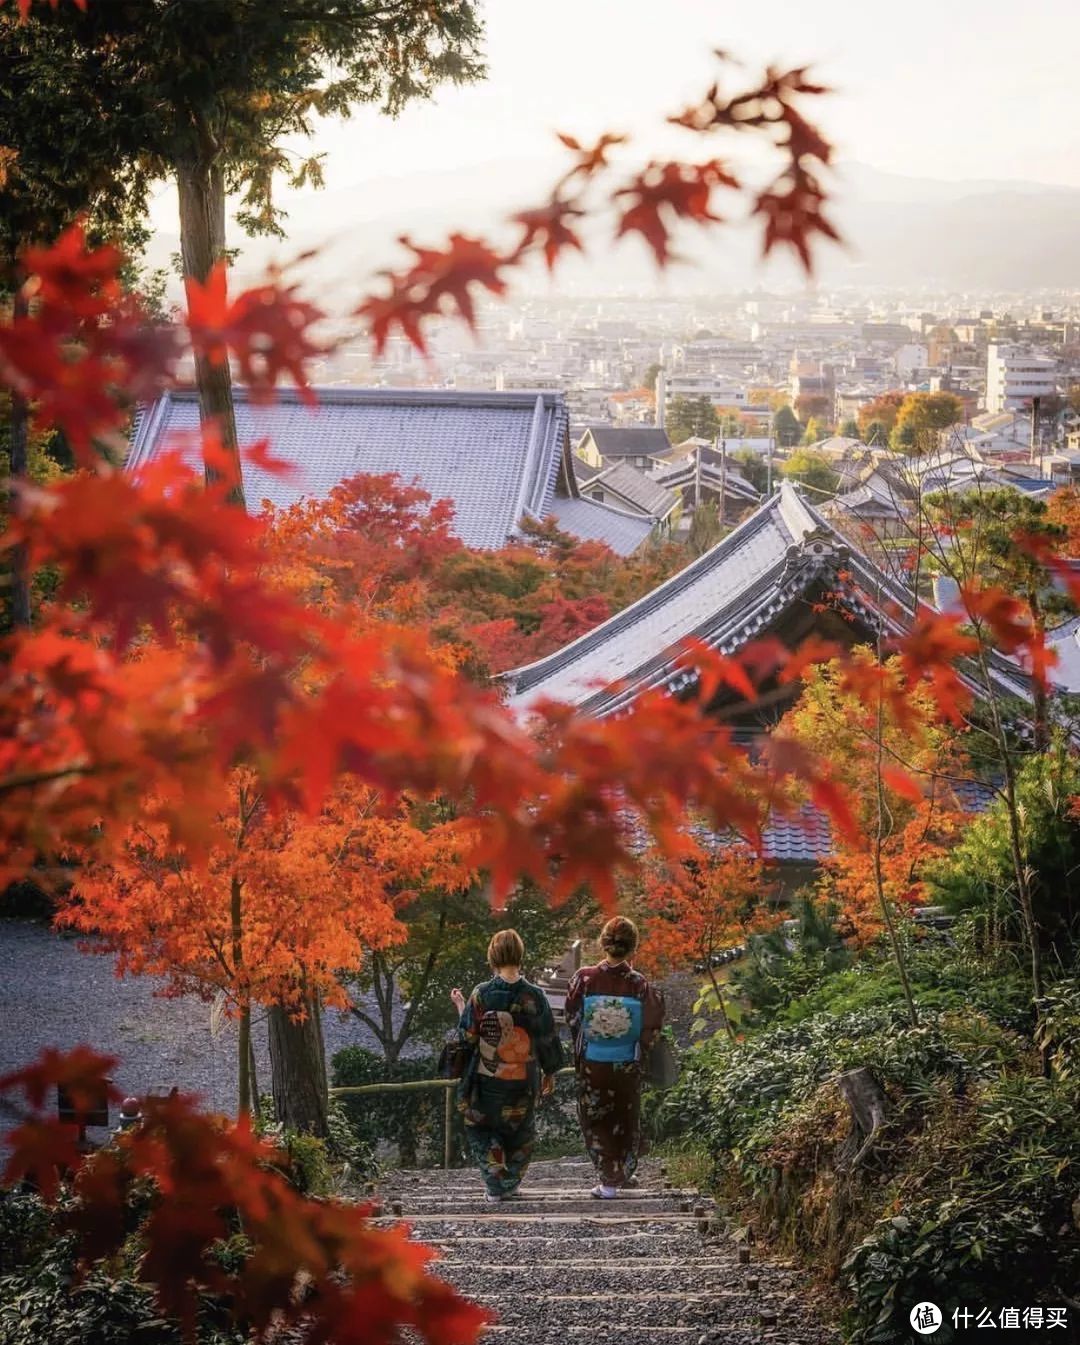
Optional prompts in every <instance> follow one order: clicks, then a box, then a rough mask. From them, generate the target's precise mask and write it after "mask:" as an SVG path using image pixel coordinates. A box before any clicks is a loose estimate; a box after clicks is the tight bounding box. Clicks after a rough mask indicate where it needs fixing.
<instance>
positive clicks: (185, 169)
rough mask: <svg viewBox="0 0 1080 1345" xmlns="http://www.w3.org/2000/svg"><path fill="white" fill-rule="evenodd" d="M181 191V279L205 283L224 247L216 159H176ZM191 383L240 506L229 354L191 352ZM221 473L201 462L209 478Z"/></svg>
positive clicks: (222, 187)
mask: <svg viewBox="0 0 1080 1345" xmlns="http://www.w3.org/2000/svg"><path fill="white" fill-rule="evenodd" d="M176 185H177V188H178V191H179V196H180V255H181V258H182V261H183V270H184V279H185V280H188V279H191V280H197V281H198V282H199V283H200V284H205V282H206V278H207V276H208V275H209V274H210V272H211V270H212V269H213V267H214V265H215V263H216V262H218V261H220V260H221V259H222V257H223V256H224V253H225V179H224V175H223V174H222V171H221V169H220V167H218V166H217V165H215V164H211V165H209V166H207V165H205V164H181V165H178V167H177V170H176ZM195 383H196V385H197V387H198V390H199V419H200V421H201V423H202V425H203V428H204V429H208V428H209V427H210V426H215V427H216V428H217V432H218V435H219V436H220V440H221V447H222V450H223V451H224V453H225V454H226V457H227V459H228V462H229V468H228V475H229V477H230V479H231V480H232V482H233V484H232V486H231V488H230V490H229V495H228V499H229V502H230V503H231V504H238V505H240V506H241V508H242V507H243V506H244V478H243V476H242V474H241V470H240V452H239V447H238V444H237V438H236V416H235V413H234V411H233V395H232V374H231V372H230V370H229V361H228V359H222V360H221V361H220V362H219V363H216V362H214V361H212V360H210V359H209V358H207V356H206V355H196V356H195ZM220 475H221V473H219V472H217V471H216V469H215V468H214V467H212V466H210V465H209V464H208V465H207V466H206V480H207V482H208V483H210V482H213V481H215V480H217V479H218V478H219V477H220Z"/></svg>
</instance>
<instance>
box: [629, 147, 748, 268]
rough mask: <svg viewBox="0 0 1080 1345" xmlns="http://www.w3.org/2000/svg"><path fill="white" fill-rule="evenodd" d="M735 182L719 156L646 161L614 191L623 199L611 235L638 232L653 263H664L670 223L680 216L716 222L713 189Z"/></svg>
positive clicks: (697, 220)
mask: <svg viewBox="0 0 1080 1345" xmlns="http://www.w3.org/2000/svg"><path fill="white" fill-rule="evenodd" d="M738 185H739V183H738V180H737V179H736V178H735V177H733V176H732V175H731V173H730V172H729V171H728V170H727V168H726V167H725V166H724V165H723V164H722V163H721V162H720V161H719V159H710V160H709V161H708V163H701V164H685V163H655V162H654V163H650V164H649V165H648V166H647V167H646V168H645V169H644V170H643V171H642V172H640V173H638V174H637V175H636V176H635V177H634V178H632V179H631V181H630V182H629V183H628V184H627V185H626V186H625V187H621V188H620V189H619V190H618V191H617V192H615V193H614V199H615V200H618V199H619V198H620V197H625V198H627V205H626V208H625V209H624V210H623V212H622V214H621V215H620V216H619V223H618V227H617V229H616V231H615V236H616V238H621V237H622V236H623V235H624V234H628V233H639V234H641V236H642V238H643V239H644V240H645V242H646V243H647V244H648V245H649V247H650V248H651V249H652V254H653V256H654V257H655V258H656V263H657V265H658V266H666V265H667V263H668V261H669V260H670V258H671V251H670V247H669V241H670V237H671V223H672V222H673V221H675V220H684V219H685V220H694V221H695V222H696V223H698V224H705V223H708V222H712V223H717V222H719V221H720V219H721V217H720V216H719V215H714V214H713V212H712V208H711V203H712V193H713V189H714V188H716V187H737V186H738Z"/></svg>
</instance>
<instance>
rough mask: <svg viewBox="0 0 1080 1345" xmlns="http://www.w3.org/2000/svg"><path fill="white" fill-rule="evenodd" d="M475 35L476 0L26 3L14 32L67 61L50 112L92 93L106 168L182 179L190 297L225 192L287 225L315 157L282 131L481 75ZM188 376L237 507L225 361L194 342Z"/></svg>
mask: <svg viewBox="0 0 1080 1345" xmlns="http://www.w3.org/2000/svg"><path fill="white" fill-rule="evenodd" d="M15 21H16V20H15V16H14V15H13V14H12V15H9V16H7V18H6V25H10V24H12V23H14V22H15ZM481 32H482V30H481V26H480V23H479V21H478V19H477V17H476V13H475V9H474V6H473V5H472V4H471V3H469V0H391V2H390V3H388V4H384V5H375V6H373V5H371V4H370V3H367V0H288V3H285V4H283V3H281V0H200V3H199V4H195V5H190V4H175V3H172V0H141V3H139V4H132V3H130V0H94V3H93V4H90V5H87V6H85V8H84V9H83V10H79V9H76V8H75V7H73V6H71V5H62V6H59V7H58V8H56V7H54V8H52V9H44V8H41V7H38V8H36V9H34V11H33V14H32V17H31V19H30V20H29V22H28V23H27V24H26V26H25V29H24V32H23V35H22V36H20V38H19V41H20V43H21V44H23V45H24V46H25V48H26V49H27V50H28V51H29V52H30V53H31V56H32V57H33V58H34V68H38V67H39V66H42V65H48V66H49V67H53V68H55V69H57V70H58V71H61V70H62V72H63V77H62V79H58V80H57V81H56V82H55V83H54V84H52V85H51V87H53V88H54V90H55V94H56V98H57V100H58V107H59V106H61V105H62V104H63V103H64V102H65V101H66V100H67V98H68V96H69V90H71V89H75V90H76V91H77V96H78V97H79V98H81V99H86V98H87V97H90V96H93V98H94V99H95V100H96V104H97V106H96V117H97V121H98V126H97V129H98V132H99V133H100V135H101V136H102V137H103V138H104V152H103V153H102V154H101V155H100V156H99V158H98V171H99V172H101V173H102V174H103V175H105V174H110V173H111V174H113V175H114V176H115V178H116V179H117V180H122V179H124V178H125V177H128V176H133V178H134V180H135V182H136V183H137V184H138V186H139V189H140V190H144V188H145V182H146V180H147V179H148V178H149V179H151V180H152V179H155V178H172V179H173V180H175V182H176V186H177V191H178V195H179V204H180V252H181V260H182V265H183V273H184V278H185V281H186V282H187V283H188V284H189V286H194V287H196V288H195V289H194V291H193V292H194V293H195V294H198V293H199V292H200V290H201V289H202V287H206V286H207V285H208V284H209V283H210V281H211V272H212V271H213V269H214V266H215V264H216V263H217V262H218V261H220V260H221V259H222V258H223V257H224V256H225V252H226V239H225V216H226V198H227V196H228V195H230V194H232V193H239V194H240V195H241V198H242V203H241V209H240V211H239V214H238V216H237V218H238V220H239V222H240V224H241V225H242V226H243V227H244V228H245V229H247V230H249V231H250V232H253V233H280V232H281V226H280V213H279V211H278V210H277V209H276V208H275V206H274V200H273V186H274V180H275V177H278V176H281V175H284V176H285V177H287V178H288V179H289V181H290V182H291V183H292V184H293V185H295V186H301V185H304V184H305V183H310V184H312V185H317V184H318V183H319V182H320V180H321V167H320V161H319V158H318V157H312V158H308V159H306V160H303V161H301V162H299V163H297V162H294V160H293V159H292V158H291V157H290V155H289V154H288V152H287V151H286V149H285V148H284V147H283V143H282V142H283V141H284V140H285V138H286V137H287V136H295V135H298V134H299V135H309V134H311V132H312V130H313V128H314V125H315V122H316V120H317V119H318V118H320V117H331V116H337V117H347V116H349V114H350V113H351V111H352V110H353V108H354V107H356V106H357V105H358V104H375V105H377V106H379V107H380V108H381V109H382V110H383V111H384V112H386V113H387V114H389V115H391V116H393V115H395V114H396V113H398V112H399V111H400V110H401V109H402V108H403V107H404V106H405V105H406V104H407V103H409V102H411V101H412V100H414V99H417V98H427V97H430V96H431V94H432V93H433V92H434V91H435V89H436V88H438V87H439V85H440V84H443V83H445V82H447V81H449V82H453V83H464V82H468V81H471V80H475V79H478V78H480V77H481V75H482V73H483V67H482V65H481V63H480V60H479V54H478V47H479V42H480V38H481ZM39 43H40V44H41V45H40V47H38V46H37V44H39ZM61 50H63V51H64V53H65V54H64V55H63V57H62V58H58V55H57V53H58V51H61ZM88 91H93V92H92V95H91V93H90V92H88ZM28 120H29V119H28ZM51 120H52V117H51V115H50V117H48V118H43V119H42V124H43V125H47V124H48V123H49V122H50V121H51ZM109 131H112V132H113V134H114V137H115V138H113V139H112V140H111V141H110V139H109V137H108V134H107V133H108V132H109ZM20 138H21V134H20V136H19V137H16V139H15V148H16V150H18V149H19V148H20V144H19V140H20ZM195 374H196V381H197V383H198V388H199V404H200V410H201V414H202V419H203V423H204V424H207V423H210V422H213V423H214V424H215V425H216V426H217V429H218V433H219V436H220V439H221V443H222V445H223V448H224V451H225V455H226V460H227V466H228V470H229V479H230V481H231V482H233V483H235V484H234V485H233V493H234V495H235V497H236V499H237V501H238V502H239V503H243V484H242V477H241V474H240V471H239V458H238V457H237V440H236V422H235V415H234V410H233V401H232V382H231V375H230V370H229V364H228V361H227V360H225V359H222V358H216V357H215V355H214V353H213V352H207V351H205V350H204V351H197V352H196V357H195ZM230 459H231V462H229V460H230ZM209 470H213V467H212V466H211V467H210V469H209Z"/></svg>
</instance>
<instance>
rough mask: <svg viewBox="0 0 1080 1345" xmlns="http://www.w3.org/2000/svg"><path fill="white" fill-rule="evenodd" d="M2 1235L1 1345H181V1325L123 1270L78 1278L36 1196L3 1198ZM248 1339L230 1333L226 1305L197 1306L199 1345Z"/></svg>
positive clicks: (70, 1249)
mask: <svg viewBox="0 0 1080 1345" xmlns="http://www.w3.org/2000/svg"><path fill="white" fill-rule="evenodd" d="M0 1231H2V1234H3V1236H2V1238H0V1245H2V1247H3V1254H4V1261H3V1265H4V1270H5V1272H6V1273H5V1274H3V1275H2V1276H0V1342H2V1343H3V1345H75V1342H78V1345H184V1338H183V1335H182V1333H181V1330H180V1327H179V1325H178V1324H177V1323H176V1322H174V1321H171V1320H169V1319H168V1318H166V1317H163V1316H162V1315H161V1313H160V1312H159V1310H158V1308H157V1305H156V1303H155V1301H154V1297H153V1293H152V1291H151V1290H150V1289H148V1288H147V1287H146V1286H145V1285H142V1284H140V1283H138V1282H137V1281H136V1280H135V1279H134V1278H133V1277H132V1276H131V1274H130V1273H128V1272H127V1271H125V1269H124V1268H123V1267H110V1269H109V1270H106V1269H105V1267H103V1266H101V1265H94V1266H91V1267H90V1269H89V1270H88V1271H86V1273H85V1274H79V1273H78V1272H77V1267H76V1264H75V1254H74V1239H73V1238H71V1237H66V1236H64V1235H63V1233H62V1232H61V1231H60V1229H59V1228H58V1227H57V1225H56V1223H55V1222H54V1220H53V1217H52V1215H51V1213H50V1211H49V1210H47V1209H46V1207H45V1206H44V1205H43V1204H42V1203H41V1201H40V1200H38V1198H37V1197H36V1196H26V1195H16V1194H13V1193H10V1192H7V1193H3V1195H2V1196H0ZM247 1334H248V1333H247V1332H245V1331H243V1330H241V1329H239V1328H237V1327H233V1326H232V1325H230V1323H229V1319H228V1309H227V1307H226V1305H224V1304H222V1303H221V1302H219V1301H217V1300H214V1299H210V1298H204V1299H203V1301H202V1305H201V1310H200V1314H199V1321H198V1333H197V1339H198V1345H242V1342H243V1341H244V1340H245V1339H246V1338H247Z"/></svg>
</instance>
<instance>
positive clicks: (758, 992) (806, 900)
mask: <svg viewBox="0 0 1080 1345" xmlns="http://www.w3.org/2000/svg"><path fill="white" fill-rule="evenodd" d="M791 914H792V917H793V918H794V919H795V920H796V921H797V922H798V924H797V927H796V929H795V930H794V931H792V932H787V931H785V930H783V929H775V930H772V931H770V932H769V933H768V934H758V935H754V936H753V937H752V938H751V939H750V940H749V945H748V952H749V954H750V956H749V959H748V960H747V962H746V963H745V964H744V965H742V966H740V967H738V968H737V969H736V971H735V972H734V974H733V976H732V978H731V984H732V986H733V987H734V989H735V991H736V993H737V994H738V995H739V997H740V998H741V999H742V1000H744V1001H745V1002H746V1004H747V1005H749V1007H750V1009H751V1010H753V1011H755V1012H756V1013H758V1015H759V1016H761V1017H765V1018H768V1017H770V1016H772V1014H773V1013H775V1012H776V1011H777V1010H779V1009H783V1008H784V1007H786V1006H787V1005H789V1004H791V1003H792V1001H794V1000H798V999H799V998H800V997H801V996H804V995H806V994H808V993H809V992H810V991H811V990H813V989H815V988H816V987H817V986H819V985H821V984H822V983H823V982H825V981H827V980H828V979H829V978H831V977H832V976H834V975H835V973H836V972H838V971H841V970H842V969H843V968H845V967H848V966H850V965H851V962H852V953H851V952H850V950H849V949H848V948H847V947H846V946H845V945H844V941H843V939H842V938H841V936H840V934H839V932H838V930H837V928H836V917H837V909H836V907H835V906H834V905H833V904H832V903H829V902H824V903H822V902H819V901H818V900H817V899H816V897H815V895H814V893H813V892H809V893H806V892H804V893H802V894H801V895H800V896H799V897H798V898H797V899H796V900H795V902H794V904H793V906H792V911H791Z"/></svg>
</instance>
